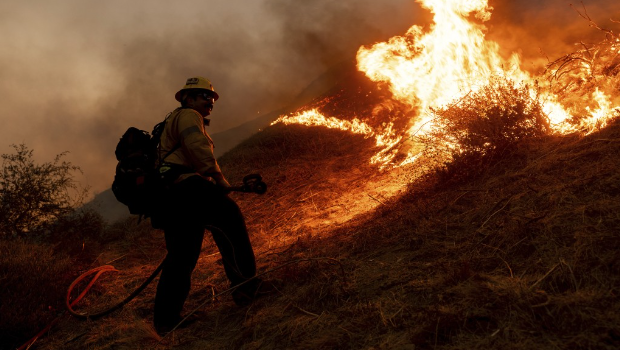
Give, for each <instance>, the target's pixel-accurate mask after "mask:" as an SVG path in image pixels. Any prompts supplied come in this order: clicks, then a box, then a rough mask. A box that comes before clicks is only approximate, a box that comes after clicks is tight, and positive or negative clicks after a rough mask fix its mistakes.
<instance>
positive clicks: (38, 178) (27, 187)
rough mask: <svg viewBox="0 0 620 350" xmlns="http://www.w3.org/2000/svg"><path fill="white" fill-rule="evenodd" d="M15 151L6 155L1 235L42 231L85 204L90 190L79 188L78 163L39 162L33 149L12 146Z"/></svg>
mask: <svg viewBox="0 0 620 350" xmlns="http://www.w3.org/2000/svg"><path fill="white" fill-rule="evenodd" d="M12 147H13V148H14V149H15V153H14V154H3V155H2V171H1V172H0V208H1V209H2V210H1V211H0V235H3V236H5V235H13V236H15V235H24V234H26V233H29V232H30V233H31V232H33V231H39V232H40V231H41V230H42V229H44V227H45V226H46V225H48V224H50V223H52V222H54V220H57V219H59V218H61V217H63V216H64V215H67V214H69V213H71V212H72V211H73V210H74V208H76V207H77V206H78V205H79V204H81V203H82V200H83V199H84V197H85V196H86V194H87V189H82V188H80V187H79V185H78V183H76V181H75V180H74V178H73V173H74V172H76V171H80V168H79V167H78V166H75V165H73V164H71V163H70V162H67V161H64V160H62V158H63V157H64V156H65V155H66V152H64V153H61V154H59V155H57V156H56V157H55V158H54V160H53V161H52V162H46V163H43V164H36V163H35V161H34V159H33V150H29V149H28V147H26V145H24V144H20V145H12Z"/></svg>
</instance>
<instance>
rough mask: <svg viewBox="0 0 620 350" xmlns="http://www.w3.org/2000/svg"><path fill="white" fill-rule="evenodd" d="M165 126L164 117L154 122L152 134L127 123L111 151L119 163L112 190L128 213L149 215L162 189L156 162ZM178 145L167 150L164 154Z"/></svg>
mask: <svg viewBox="0 0 620 350" xmlns="http://www.w3.org/2000/svg"><path fill="white" fill-rule="evenodd" d="M164 126H165V120H164V121H162V122H160V123H158V124H157V125H155V127H154V128H153V131H152V135H151V134H149V133H148V132H146V131H144V130H140V129H138V128H135V127H130V128H129V129H127V131H125V133H124V134H123V136H122V137H121V139H120V141H119V142H118V144H117V145H116V150H115V152H114V153H115V155H116V160H118V164H117V165H116V174H115V175H114V181H113V182H112V192H113V193H114V196H115V197H116V199H117V200H118V201H119V202H121V203H123V204H125V205H126V206H127V207H128V208H129V212H130V213H131V214H136V215H139V216H140V219H142V218H143V217H145V218H146V217H150V216H151V215H152V213H153V209H154V203H156V199H157V195H158V193H159V192H161V190H162V189H163V186H162V183H161V182H162V181H161V179H160V177H159V174H158V169H157V165H158V163H159V162H158V160H159V159H158V158H159V152H158V148H159V142H160V138H161V134H162V132H163V130H164ZM177 148H178V147H175V148H173V149H172V150H171V151H170V152H168V154H167V155H166V157H167V156H168V155H170V154H171V153H172V152H174V151H175V150H176V149H177ZM166 157H164V158H166Z"/></svg>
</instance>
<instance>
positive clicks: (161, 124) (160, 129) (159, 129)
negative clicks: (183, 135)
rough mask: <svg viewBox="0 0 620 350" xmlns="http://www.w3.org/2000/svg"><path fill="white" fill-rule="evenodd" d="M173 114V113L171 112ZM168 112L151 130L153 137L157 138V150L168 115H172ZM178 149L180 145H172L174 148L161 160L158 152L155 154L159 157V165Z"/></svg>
mask: <svg viewBox="0 0 620 350" xmlns="http://www.w3.org/2000/svg"><path fill="white" fill-rule="evenodd" d="M173 112H174V111H173ZM173 112H170V113H168V114H167V115H166V117H165V118H164V120H163V121H161V122H159V123H157V124H156V125H155V127H154V128H153V136H154V137H157V148H158V149H159V147H160V146H161V135H162V134H163V132H164V128H165V126H166V122H167V121H168V118H169V117H170V115H171V114H172V113H173ZM156 133H157V134H156ZM179 147H181V144H180V143H177V144H176V145H174V147H172V149H171V150H170V151H168V153H166V155H165V156H164V157H163V158H162V157H161V154H160V153H159V152H157V153H158V154H159V155H160V158H159V164H161V163H162V162H163V161H164V160H165V159H166V158H168V156H170V155H171V154H172V153H174V151H176V150H178V149H179Z"/></svg>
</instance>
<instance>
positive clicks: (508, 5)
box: [486, 0, 620, 73]
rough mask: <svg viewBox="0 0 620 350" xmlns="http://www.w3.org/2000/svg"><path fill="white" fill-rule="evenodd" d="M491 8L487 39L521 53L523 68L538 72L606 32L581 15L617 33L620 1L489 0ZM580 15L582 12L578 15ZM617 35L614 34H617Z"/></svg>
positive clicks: (599, 40) (599, 39)
mask: <svg viewBox="0 0 620 350" xmlns="http://www.w3.org/2000/svg"><path fill="white" fill-rule="evenodd" d="M489 2H490V5H491V6H492V7H493V8H494V9H493V14H492V17H491V20H490V21H489V22H488V23H486V26H487V28H488V36H487V38H488V39H490V40H493V41H496V42H498V43H499V44H500V46H501V48H502V52H503V53H504V54H505V55H506V56H508V55H509V54H510V53H512V52H517V53H519V54H521V56H522V64H523V67H522V68H524V69H527V70H529V71H530V72H532V73H540V72H542V71H543V70H544V68H545V66H546V65H547V64H548V63H550V62H552V61H554V60H555V59H558V58H560V57H561V56H563V55H565V54H568V53H570V52H574V51H576V50H580V49H583V46H582V43H583V44H586V45H587V44H594V43H598V42H601V41H603V40H604V39H605V32H603V31H601V30H599V29H596V28H595V27H593V26H591V23H590V22H589V21H588V20H587V19H585V18H583V17H582V16H581V15H584V16H589V17H590V19H591V20H592V21H593V22H594V23H595V24H596V25H598V26H599V27H600V28H602V29H606V30H613V32H614V33H618V32H620V23H614V22H613V21H612V20H615V21H620V2H618V1H615V0H584V1H580V2H577V1H569V0H544V1H540V0H524V1H510V0H490V1H489ZM580 14H581V15H580ZM616 35H617V34H616Z"/></svg>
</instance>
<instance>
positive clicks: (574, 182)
mask: <svg viewBox="0 0 620 350" xmlns="http://www.w3.org/2000/svg"><path fill="white" fill-rule="evenodd" d="M275 131H281V132H284V133H285V134H286V133H287V132H288V134H287V135H288V136H283V135H282V133H280V132H275ZM275 131H269V130H267V131H266V134H265V135H268V137H267V136H257V139H253V140H249V141H248V142H249V143H250V144H252V143H254V144H256V145H261V144H262V145H265V144H266V143H269V142H274V143H276V144H277V142H280V141H276V140H277V138H278V137H283V138H284V139H283V140H281V141H282V145H284V146H287V145H289V146H287V147H291V148H290V149H289V150H287V149H286V147H285V149H284V150H282V152H281V155H282V158H280V161H279V162H273V163H272V164H269V165H263V166H264V168H261V167H257V168H256V170H260V171H261V172H262V173H263V174H269V176H266V179H267V180H268V181H269V180H270V179H273V177H272V176H276V175H274V174H279V175H280V176H282V180H281V181H280V182H270V184H271V185H272V186H271V188H270V192H269V194H268V195H265V196H264V197H249V196H245V197H240V198H238V199H239V202H240V205H241V206H242V208H243V209H244V213H245V214H246V216H247V217H248V222H249V224H250V229H251V233H252V240H253V242H254V245H255V248H256V252H257V257H258V263H259V271H266V270H269V269H271V268H274V267H277V266H280V265H282V264H283V263H286V262H289V261H293V260H297V259H308V258H317V257H328V258H330V259H323V260H321V259H319V260H312V261H307V260H305V261H300V262H299V263H296V264H291V265H287V266H286V267H284V268H282V269H279V270H276V271H274V272H273V273H271V274H270V275H269V278H271V279H273V280H275V281H276V282H278V284H279V285H280V287H279V292H278V293H275V294H274V295H270V296H267V297H265V298H262V299H259V300H258V301H257V302H256V303H254V304H253V305H252V306H250V307H248V308H238V307H236V306H235V305H234V304H233V303H232V302H231V300H230V298H229V296H227V295H222V296H219V297H217V298H215V299H212V296H213V295H214V294H217V293H218V292H220V291H222V290H224V289H225V288H226V281H225V278H224V276H223V272H222V268H221V265H219V264H218V260H219V256H218V255H217V254H215V253H216V252H217V251H216V249H215V247H214V246H213V244H212V243H211V242H210V240H207V241H206V242H205V247H204V250H205V251H204V252H203V257H202V258H201V261H200V262H199V266H198V268H197V271H196V273H195V278H194V288H193V289H192V294H191V295H190V298H189V300H188V303H187V305H186V310H193V309H196V313H197V314H198V315H199V316H200V320H199V321H198V322H197V323H195V324H194V325H193V326H192V327H190V328H187V329H183V330H178V331H175V332H174V334H172V335H170V336H167V337H165V338H164V339H163V340H161V339H160V338H159V337H158V336H157V335H155V334H154V333H153V330H152V327H151V326H150V319H151V307H152V300H153V293H154V287H150V288H148V289H147V290H146V291H145V294H144V295H141V296H139V297H138V298H137V299H136V300H135V301H134V302H132V303H131V304H129V305H128V306H127V307H126V308H125V309H124V310H122V311H121V312H118V313H116V314H113V315H111V316H109V317H106V318H104V319H102V320H99V321H96V322H82V321H78V320H72V319H66V320H64V321H63V323H62V324H61V325H60V326H59V327H58V328H57V329H56V330H55V331H54V332H53V333H52V334H51V335H50V336H49V337H48V338H45V339H42V340H40V343H39V346H40V348H42V349H52V348H69V349H82V348H90V349H119V348H120V349H123V348H132V349H135V348H138V349H140V348H144V349H147V348H148V349H151V348H156V349H169V348H181V349H205V348H207V349H268V348H290V349H293V348H314V349H318V348H320V349H360V348H363V349H392V348H398V349H414V348H415V349H479V348H502V349H504V348H506V349H531V348H537V349H557V348H560V349H563V348H565V349H569V348H570V349H573V348H584V349H585V348H597V349H605V348H608V349H613V348H617V347H618V346H619V345H620V318H619V317H618V316H617V315H618V314H619V313H618V309H619V307H620V304H619V303H618V302H617V297H616V296H617V293H618V288H619V286H620V280H619V278H620V277H618V276H620V274H619V272H620V271H619V268H620V260H619V259H618V258H617V251H618V249H619V248H620V247H619V246H618V239H617V227H618V226H619V224H620V221H619V215H618V212H620V208H618V206H619V204H618V203H620V202H619V201H618V196H619V195H620V186H619V185H618V184H619V183H620V181H619V180H620V175H618V174H620V172H619V171H618V166H617V162H616V154H618V152H619V151H620V149H619V147H620V125H618V124H613V125H612V126H610V127H609V128H607V129H604V130H603V131H602V132H600V133H598V134H593V135H590V136H589V137H587V138H579V137H576V136H569V137H548V138H546V139H545V140H544V141H543V142H540V143H538V144H537V146H538V147H537V148H534V149H533V148H532V147H531V145H528V147H524V148H522V149H515V150H513V153H512V154H513V157H510V158H506V159H503V160H499V161H498V162H496V163H494V164H493V165H492V166H490V167H489V168H487V171H486V172H484V173H481V174H478V175H476V176H474V177H471V178H469V179H464V178H461V181H460V182H455V181H442V182H437V181H436V179H435V181H432V180H433V178H430V177H429V178H428V179H426V182H417V183H414V184H411V185H410V187H409V189H408V190H407V191H406V193H404V194H401V195H400V196H397V197H392V198H387V197H385V198H382V202H383V204H382V205H379V204H377V207H376V208H377V209H375V210H373V211H370V212H367V213H366V214H363V215H359V216H357V217H355V218H354V219H352V220H349V221H347V222H346V223H343V224H340V225H318V224H316V222H317V221H318V222H320V221H322V220H324V219H325V215H326V213H327V212H328V209H327V208H328V207H329V206H330V203H331V202H330V201H334V200H337V196H333V195H332V196H331V197H330V195H328V194H326V193H323V192H322V191H327V189H326V188H323V187H320V184H322V183H324V182H327V181H328V178H331V177H333V176H337V177H339V178H340V180H341V181H342V182H343V183H345V184H346V185H341V186H342V187H332V190H333V191H341V193H344V192H345V190H351V186H350V185H351V184H355V183H356V181H361V182H363V180H356V176H359V175H356V174H354V173H353V172H352V171H351V170H350V169H352V167H354V166H358V167H363V166H364V165H363V163H361V162H359V160H352V159H350V158H346V153H347V152H349V149H348V148H356V147H360V146H361V145H363V144H364V142H366V141H365V140H364V139H356V138H355V137H351V138H349V141H350V142H343V143H342V145H343V146H342V147H344V148H343V152H342V153H341V154H339V153H338V152H339V150H338V149H335V150H329V152H333V153H332V154H330V156H329V157H322V156H321V155H320V154H316V153H314V152H311V151H310V150H308V149H307V148H303V147H302V148H303V150H306V153H303V152H302V153H303V156H300V157H299V158H298V159H296V158H295V155H294V154H295V153H294V152H298V151H299V150H298V149H297V150H296V149H294V148H295V147H301V146H299V145H297V146H295V145H291V143H292V140H303V138H304V137H308V138H312V137H311V136H312V135H313V134H314V136H313V138H314V139H315V142H316V144H315V147H318V148H320V147H323V146H322V144H321V143H322V142H323V143H328V142H331V143H333V142H334V141H335V140H334V138H336V139H338V138H344V137H346V136H343V134H341V133H333V134H330V133H325V132H323V131H322V130H321V131H319V130H312V129H308V128H302V127H299V128H291V129H288V128H287V129H286V131H285V130H275ZM270 132H273V134H270ZM261 137H265V139H261ZM273 138H275V139H276V140H274V139H273ZM344 151H346V152H344ZM255 152H257V153H256V154H257V155H256V156H255V158H254V159H255V161H256V162H255V163H252V164H261V162H265V163H262V164H267V163H268V162H266V160H267V159H261V157H268V153H267V152H265V155H260V154H261V153H260V152H261V151H260V147H258V146H257V148H256V150H255ZM287 152H290V153H287ZM332 156H333V157H336V158H338V157H342V158H338V159H339V160H340V162H343V163H344V165H343V164H342V163H341V164H339V167H343V168H346V169H340V170H339V168H338V167H336V165H334V164H333V163H332V162H331V157H332ZM234 160H235V158H234V157H233V155H229V158H228V162H232V161H234ZM228 164H230V163H228ZM310 165H313V167H309V166H310ZM228 166H230V165H228ZM347 169H349V170H347ZM247 170H249V169H244V171H247ZM242 173H243V172H240V175H241V174H242ZM364 179H370V180H371V181H374V180H373V179H372V176H370V177H368V176H366V177H364ZM299 182H303V183H299ZM361 182H360V184H361ZM329 183H330V184H338V183H339V182H334V181H332V182H329ZM377 183H380V182H377ZM293 184H297V185H296V186H295V185H293ZM300 185H304V186H302V187H299V186H300ZM310 185H312V186H317V187H315V188H316V191H317V193H318V194H317V195H316V196H314V197H313V198H314V199H315V203H314V205H313V204H312V203H310V202H311V201H310V200H309V199H305V198H304V196H303V195H304V194H307V192H308V186H310ZM330 193H331V192H330ZM269 196H271V197H269ZM302 199H303V200H302ZM300 200H301V201H300ZM369 201H371V202H374V201H372V200H371V199H369ZM375 203H376V202H375ZM315 206H316V209H315V208H314V207H315ZM304 210H306V211H307V212H305V213H304V212H303V211H304ZM294 211H299V213H298V214H297V215H295V216H293V217H292V218H291V217H290V216H288V214H291V216H292V213H293V212H294ZM313 211H314V214H313V213H312V212H313ZM281 213H287V215H282V214H281ZM257 218H258V219H257ZM301 222H304V223H305V224H303V225H302V224H300V223H301ZM297 225H301V226H299V227H297ZM140 227H141V228H140V230H142V232H140V233H139V234H135V235H134V234H132V236H131V237H134V238H131V239H129V243H128V242H125V243H120V242H121V241H116V240H113V241H111V242H114V243H112V246H111V250H112V252H114V253H115V254H116V255H123V254H127V256H126V258H124V259H126V260H125V263H123V264H122V265H123V269H124V270H126V271H125V272H122V273H121V274H120V275H118V276H117V277H112V280H111V281H109V282H106V283H104V284H103V286H102V287H101V288H100V291H101V292H102V293H103V292H105V291H107V293H110V292H111V291H113V292H111V293H112V295H111V299H113V298H119V297H121V296H122V295H126V294H127V293H129V291H130V290H131V289H132V288H134V287H135V286H136V284H137V283H139V282H140V281H141V280H142V279H143V278H145V277H146V275H147V274H148V273H150V270H151V269H152V268H154V267H155V266H156V264H157V263H158V262H159V261H158V260H157V259H155V255H157V254H159V253H160V252H162V251H163V250H162V248H163V247H161V242H162V237H161V236H160V234H158V233H155V234H153V233H152V232H149V229H148V226H146V227H143V226H140ZM296 227H297V228H296ZM126 229H127V228H126V227H119V228H118V232H119V233H120V232H125V230H126ZM149 235H150V236H149ZM137 245H140V246H142V250H143V252H142V251H140V249H138V248H137ZM151 250H152V251H153V252H150V251H151ZM154 252H157V254H156V253H154ZM331 259H335V260H337V261H338V262H335V261H334V260H331ZM120 266H121V265H119V267H120ZM342 269H344V271H345V273H344V274H343V273H342ZM103 301H104V300H103ZM205 302H206V303H205ZM95 304H96V303H95ZM160 340H161V343H159V341H160Z"/></svg>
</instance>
